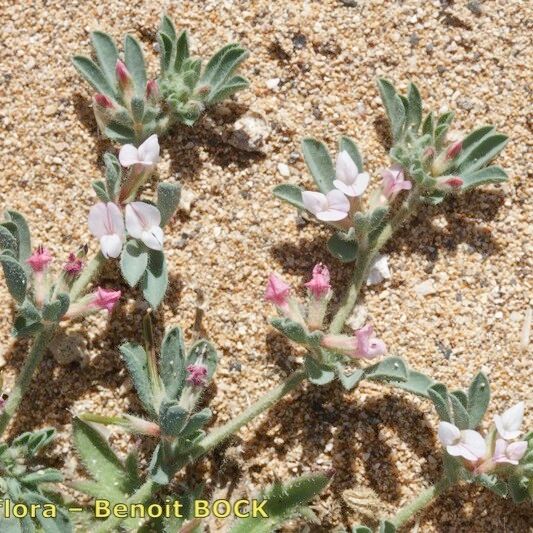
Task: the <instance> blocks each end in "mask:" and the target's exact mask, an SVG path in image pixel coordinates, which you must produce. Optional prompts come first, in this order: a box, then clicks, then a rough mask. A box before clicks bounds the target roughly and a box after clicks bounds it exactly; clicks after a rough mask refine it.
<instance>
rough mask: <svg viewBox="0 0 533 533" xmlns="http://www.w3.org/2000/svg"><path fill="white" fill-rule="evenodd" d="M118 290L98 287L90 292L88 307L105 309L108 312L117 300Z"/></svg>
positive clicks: (118, 297)
mask: <svg viewBox="0 0 533 533" xmlns="http://www.w3.org/2000/svg"><path fill="white" fill-rule="evenodd" d="M121 294H122V293H121V292H120V291H108V290H106V289H102V287H98V288H97V289H96V291H95V292H94V293H93V294H92V298H91V301H90V304H89V305H90V307H97V308H98V309H106V310H107V311H108V312H109V313H111V311H112V310H113V308H114V307H115V304H116V303H117V302H118V301H119V299H120V295H121Z"/></svg>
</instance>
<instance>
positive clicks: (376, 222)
mask: <svg viewBox="0 0 533 533" xmlns="http://www.w3.org/2000/svg"><path fill="white" fill-rule="evenodd" d="M388 212H389V209H388V207H376V208H375V209H374V210H372V212H371V213H370V217H369V219H368V226H369V234H368V239H369V241H370V242H374V241H375V240H376V239H377V238H378V237H379V235H380V234H381V231H382V230H383V228H384V227H385V224H386V222H387V214H388Z"/></svg>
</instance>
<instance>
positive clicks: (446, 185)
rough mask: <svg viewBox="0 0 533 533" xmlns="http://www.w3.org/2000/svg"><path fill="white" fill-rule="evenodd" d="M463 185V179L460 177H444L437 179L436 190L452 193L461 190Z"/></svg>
mask: <svg viewBox="0 0 533 533" xmlns="http://www.w3.org/2000/svg"><path fill="white" fill-rule="evenodd" d="M463 183H464V181H463V178H461V177H460V176H442V177H440V178H437V185H436V186H435V188H436V189H439V190H440V191H445V192H450V191H454V190H457V189H460V188H461V187H462V185H463Z"/></svg>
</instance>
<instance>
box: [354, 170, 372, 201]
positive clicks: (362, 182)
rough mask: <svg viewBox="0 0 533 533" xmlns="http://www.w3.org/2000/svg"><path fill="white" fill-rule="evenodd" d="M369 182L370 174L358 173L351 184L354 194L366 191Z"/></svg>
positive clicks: (358, 194) (359, 194) (357, 194)
mask: <svg viewBox="0 0 533 533" xmlns="http://www.w3.org/2000/svg"><path fill="white" fill-rule="evenodd" d="M369 182H370V176H369V174H368V173H367V172H362V173H361V174H358V176H357V179H356V180H355V183H354V184H353V190H354V193H355V196H361V195H362V194H363V193H364V192H365V191H366V188H367V187H368V183H369Z"/></svg>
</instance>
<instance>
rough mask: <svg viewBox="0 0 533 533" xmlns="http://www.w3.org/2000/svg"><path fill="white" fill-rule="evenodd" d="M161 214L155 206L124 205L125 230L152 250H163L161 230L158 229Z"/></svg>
mask: <svg viewBox="0 0 533 533" xmlns="http://www.w3.org/2000/svg"><path fill="white" fill-rule="evenodd" d="M160 223H161V213H160V212H159V209H157V207H156V206H155V205H151V204H147V203H145V202H130V203H129V204H127V205H126V229H127V230H128V233H129V235H131V236H132V237H133V238H134V239H139V240H141V241H142V242H144V244H146V246H148V248H151V249H152V250H162V249H163V230H162V229H161V228H160V227H159V224H160Z"/></svg>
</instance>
